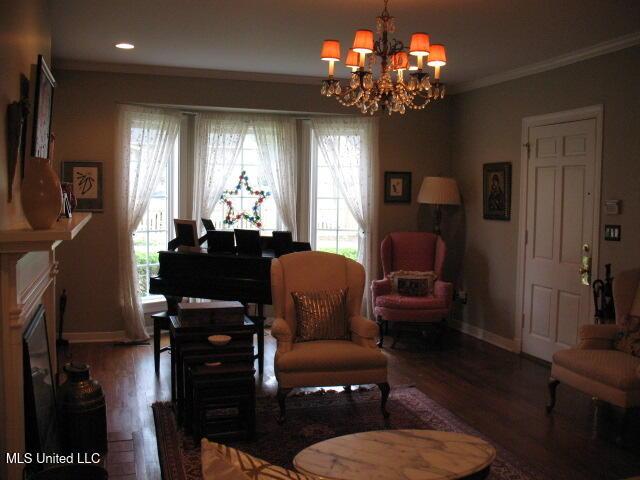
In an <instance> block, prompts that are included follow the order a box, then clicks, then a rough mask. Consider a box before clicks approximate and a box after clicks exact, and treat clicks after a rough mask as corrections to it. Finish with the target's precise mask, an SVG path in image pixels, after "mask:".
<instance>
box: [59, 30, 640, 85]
mask: <svg viewBox="0 0 640 480" xmlns="http://www.w3.org/2000/svg"><path fill="white" fill-rule="evenodd" d="M639 44H640V31H637V32H633V33H630V34H627V35H623V36H621V37H617V38H614V39H611V40H607V41H605V42H602V43H598V44H595V45H592V46H590V47H587V48H583V49H580V50H575V51H573V52H570V53H566V54H563V55H559V56H557V57H553V58H549V59H547V60H544V61H542V62H538V63H532V64H530V65H525V66H524V67H519V68H515V69H513V70H507V71H505V72H501V73H496V74H495V75H489V76H486V77H483V78H479V79H476V80H471V81H468V82H460V83H454V84H452V85H451V86H450V87H449V88H448V90H449V92H450V94H452V95H455V94H458V93H463V92H468V91H471V90H476V89H478V88H483V87H488V86H491V85H496V84H499V83H503V82H508V81H510V80H516V79H518V78H522V77H527V76H529V75H535V74H537V73H542V72H546V71H549V70H554V69H556V68H560V67H564V66H566V65H571V64H572V63H577V62H581V61H583V60H588V59H590V58H594V57H598V56H600V55H605V54H607V53H612V52H616V51H618V50H623V49H625V48H629V47H632V46H635V45H639ZM52 63H53V65H54V68H55V70H79V71H87V72H109V73H128V74H138V75H162V76H173V77H191V78H213V79H218V80H244V81H253V82H268V83H289V84H296V85H319V84H320V82H321V81H322V78H320V77H312V76H304V75H286V74H278V73H256V72H239V71H228V70H211V69H204V68H186V67H167V66H159V65H140V64H122V63H106V62H90V61H84V60H72V59H65V58H54V60H53V62H52Z"/></svg>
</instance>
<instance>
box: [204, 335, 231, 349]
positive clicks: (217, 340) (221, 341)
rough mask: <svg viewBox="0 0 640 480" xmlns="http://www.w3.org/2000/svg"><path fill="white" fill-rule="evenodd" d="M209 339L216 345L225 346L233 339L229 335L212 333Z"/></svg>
mask: <svg viewBox="0 0 640 480" xmlns="http://www.w3.org/2000/svg"><path fill="white" fill-rule="evenodd" d="M207 340H209V343H210V344H211V345H213V346H214V347H224V346H225V345H226V344H227V343H229V342H230V341H231V337H230V336H229V335H211V336H209V337H208V338H207Z"/></svg>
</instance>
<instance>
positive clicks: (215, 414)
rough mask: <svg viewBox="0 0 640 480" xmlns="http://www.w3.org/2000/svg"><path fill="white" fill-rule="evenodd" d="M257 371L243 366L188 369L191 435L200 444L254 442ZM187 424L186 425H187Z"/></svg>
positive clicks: (236, 364)
mask: <svg viewBox="0 0 640 480" xmlns="http://www.w3.org/2000/svg"><path fill="white" fill-rule="evenodd" d="M254 374H255V370H254V368H253V367H251V366H247V365H246V364H242V363H234V364H222V365H219V366H215V367H208V366H204V365H195V366H192V367H189V368H188V369H187V380H186V384H187V389H188V390H190V391H191V394H190V397H191V402H192V405H191V406H190V407H189V408H187V410H191V412H192V413H191V419H190V422H191V432H192V434H193V438H194V439H195V440H196V441H198V440H200V438H201V437H202V436H206V437H207V438H209V439H221V438H227V439H228V438H239V437H240V438H246V439H249V438H252V437H253V435H254V434H255V429H256V392H255V388H256V384H255V380H254V378H253V377H254ZM186 423H187V422H186V421H185V424H186Z"/></svg>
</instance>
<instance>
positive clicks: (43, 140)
mask: <svg viewBox="0 0 640 480" xmlns="http://www.w3.org/2000/svg"><path fill="white" fill-rule="evenodd" d="M55 86H56V81H55V80H54V78H53V75H52V74H51V70H50V69H49V66H48V65H47V62H46V61H45V59H44V57H43V56H42V55H38V66H37V69H36V87H35V101H34V106H33V129H32V130H33V136H32V141H31V156H32V157H39V158H49V139H50V137H51V116H52V114H53V90H54V88H55Z"/></svg>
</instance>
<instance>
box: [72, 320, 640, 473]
mask: <svg viewBox="0 0 640 480" xmlns="http://www.w3.org/2000/svg"><path fill="white" fill-rule="evenodd" d="M163 341H164V342H166V341H167V339H166V338H164V339H163ZM274 351H275V341H274V340H273V338H271V337H270V336H269V335H268V334H267V339H266V342H265V352H266V353H265V374H264V376H263V377H262V378H259V377H258V378H257V383H258V388H259V391H261V392H262V393H267V394H273V393H274V392H275V390H276V381H275V377H274V374H273V354H274ZM384 352H385V353H386V354H387V356H388V358H389V373H390V383H391V385H392V387H393V385H406V384H414V385H416V386H417V388H419V389H420V390H422V391H423V392H424V393H426V394H427V395H428V396H430V397H431V398H432V399H434V400H435V401H437V402H438V403H440V404H441V405H443V406H444V407H446V408H448V409H449V410H451V411H453V412H454V413H456V414H457V415H458V416H459V417H461V418H462V419H463V420H464V421H465V422H466V423H468V424H469V425H471V426H472V427H474V428H475V429H477V430H479V431H480V432H482V433H484V434H485V435H486V436H487V437H489V438H490V439H492V440H493V441H494V442H495V443H498V444H500V445H502V446H503V447H505V448H507V449H508V450H510V451H511V452H512V453H513V454H515V455H516V457H518V458H520V459H522V460H525V461H527V462H529V463H531V464H533V465H535V466H537V467H538V468H539V469H540V470H542V471H543V472H544V473H545V475H546V476H547V477H548V478H550V479H551V478H567V479H588V478H594V479H596V478H597V479H620V478H627V477H631V476H634V474H635V475H640V442H638V441H637V439H638V438H640V425H639V424H640V421H638V420H639V419H633V426H632V428H631V435H630V436H631V438H632V441H631V442H630V444H631V446H627V447H626V448H621V447H618V446H616V445H615V444H614V443H613V442H612V441H610V440H607V439H606V437H611V436H612V434H613V432H614V431H615V422H614V420H615V416H616V415H615V414H616V413H617V412H615V411H611V410H610V409H601V410H600V412H599V415H597V417H598V424H599V428H598V429H599V434H598V435H599V436H598V437H597V438H592V437H593V430H594V425H595V422H594V408H593V405H592V402H591V399H590V398H588V397H587V396H585V395H583V394H580V393H578V392H576V391H573V390H572V389H570V388H569V387H565V386H562V385H560V387H559V388H558V403H557V405H556V410H555V413H554V414H553V415H552V416H547V415H546V414H545V412H544V404H545V400H546V382H547V378H548V376H549V368H548V367H547V366H545V365H542V364H539V363H536V362H534V361H532V360H530V359H527V358H523V357H520V356H518V355H514V354H511V353H508V352H506V351H503V350H501V349H499V348H496V347H493V346H491V345H488V344H486V343H484V342H480V341H478V340H475V339H473V338H471V337H468V336H466V335H462V334H459V333H457V332H449V333H448V335H447V339H446V341H445V345H444V347H443V348H442V349H441V350H432V351H425V349H424V348H423V347H422V345H421V344H419V343H411V340H410V339H409V340H407V343H400V342H399V343H398V345H397V347H396V349H394V350H392V349H390V348H386V347H385V349H384ZM71 358H73V360H74V361H81V362H87V363H89V364H90V365H91V369H92V374H93V376H94V378H96V379H97V380H99V381H100V382H101V383H102V386H103V388H104V390H105V394H106V400H107V415H108V428H109V431H110V432H116V435H123V436H124V437H127V438H130V437H133V440H134V443H136V444H137V448H136V460H135V470H136V477H134V476H130V477H129V476H127V477H126V478H137V479H138V480H145V479H146V480H156V479H160V469H159V465H158V457H157V449H156V439H155V430H154V424H153V415H152V411H151V408H150V406H151V404H152V403H153V402H155V401H158V400H168V399H169V398H170V390H169V368H170V365H169V356H168V354H167V353H163V354H162V355H161V367H160V369H161V375H160V377H159V378H156V376H155V375H154V371H153V354H152V347H151V346H150V345H149V346H146V345H143V346H117V345H111V344H74V345H71V347H70V350H69V352H67V358H66V359H65V358H61V361H70V359H71ZM124 437H123V438H124ZM136 439H137V440H136ZM122 478H125V477H122Z"/></svg>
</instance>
